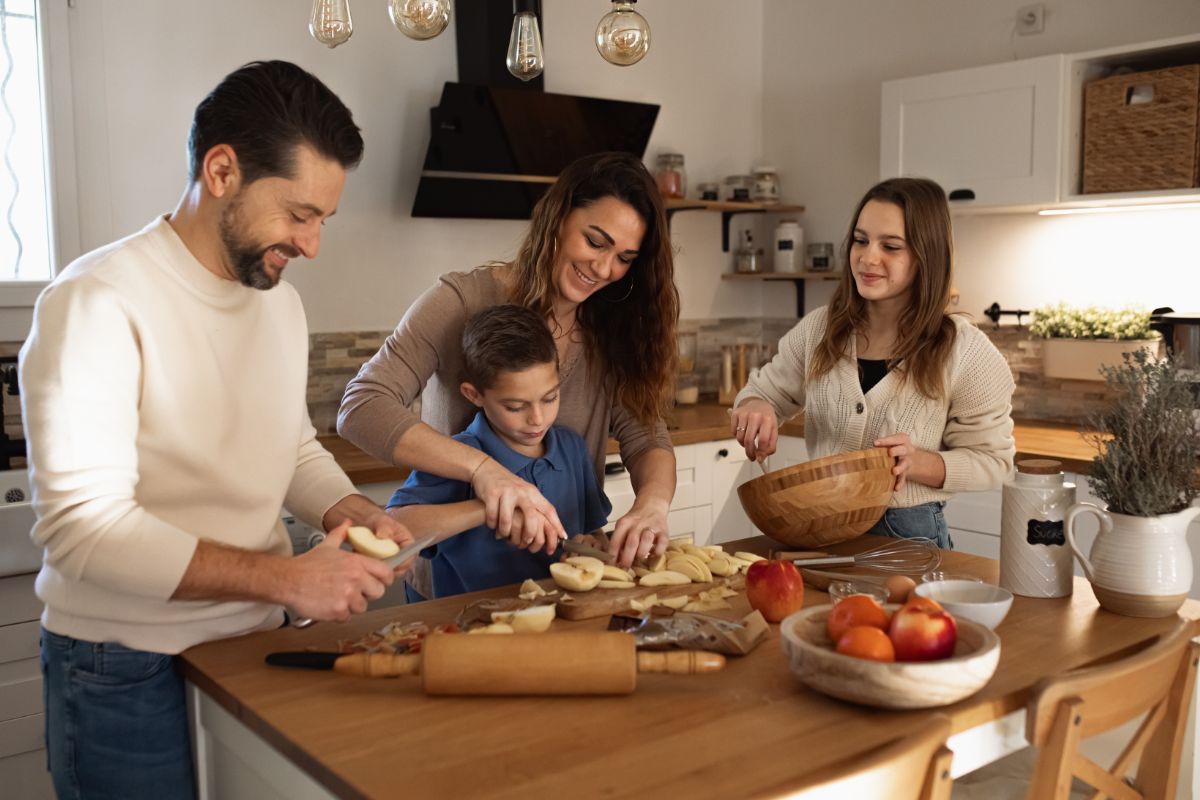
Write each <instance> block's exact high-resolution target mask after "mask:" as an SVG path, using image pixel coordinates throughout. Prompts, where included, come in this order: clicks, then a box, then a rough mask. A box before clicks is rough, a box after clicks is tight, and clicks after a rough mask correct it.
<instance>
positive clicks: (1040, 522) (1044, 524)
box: [1025, 519, 1067, 547]
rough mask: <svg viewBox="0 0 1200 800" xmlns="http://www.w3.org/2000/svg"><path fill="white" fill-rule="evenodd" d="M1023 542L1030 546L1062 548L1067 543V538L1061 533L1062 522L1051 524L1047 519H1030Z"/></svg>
mask: <svg viewBox="0 0 1200 800" xmlns="http://www.w3.org/2000/svg"><path fill="white" fill-rule="evenodd" d="M1025 541H1027V542H1029V543H1030V544H1044V545H1051V546H1053V545H1057V546H1059V547H1062V546H1063V545H1065V544H1066V543H1067V537H1066V535H1065V534H1064V533H1063V524H1062V520H1058V521H1057V522H1052V521H1050V520H1048V519H1031V520H1029V525H1028V528H1027V532H1026V534H1025Z"/></svg>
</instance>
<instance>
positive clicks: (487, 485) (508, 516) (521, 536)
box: [471, 458, 566, 553]
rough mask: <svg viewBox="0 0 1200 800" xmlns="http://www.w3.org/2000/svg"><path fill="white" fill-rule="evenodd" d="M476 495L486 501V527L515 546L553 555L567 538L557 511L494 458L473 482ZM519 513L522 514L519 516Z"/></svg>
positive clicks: (476, 475)
mask: <svg viewBox="0 0 1200 800" xmlns="http://www.w3.org/2000/svg"><path fill="white" fill-rule="evenodd" d="M471 488H472V489H473V490H474V491H475V496H476V497H477V498H479V499H480V500H482V501H483V507H484V524H485V525H487V526H488V527H489V528H491V529H493V530H494V531H496V535H497V536H498V537H499V538H501V539H507V540H508V541H509V543H510V544H512V545H513V546H514V547H523V548H527V549H529V550H530V551H531V552H537V551H538V550H539V549H541V548H543V547H547V546H548V545H547V543H548V542H549V544H550V545H552V546H550V547H549V549H548V550H547V551H546V552H548V553H553V552H554V548H556V547H558V541H557V540H558V539H565V538H566V533H565V531H564V530H563V526H562V522H560V521H559V519H558V512H557V511H555V510H554V506H553V505H551V504H550V501H548V500H547V499H546V498H545V497H542V493H541V492H539V491H538V490H537V487H535V486H534V485H533V484H531V483H526V482H525V481H523V480H521V479H520V478H518V477H517V476H516V475H514V474H512V473H511V472H509V471H508V470H506V469H505V468H504V467H502V466H500V464H499V463H498V462H497V461H496V460H495V459H492V458H488V459H487V460H486V461H484V462H483V463H482V464H481V465H480V466H479V468H478V469H477V470H476V471H475V476H474V477H473V478H472V479H471ZM518 512H519V513H518Z"/></svg>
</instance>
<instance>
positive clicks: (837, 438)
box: [734, 307, 1016, 507]
mask: <svg viewBox="0 0 1200 800" xmlns="http://www.w3.org/2000/svg"><path fill="white" fill-rule="evenodd" d="M827 318H828V309H827V308H825V307H822V308H819V309H817V310H815V311H813V312H811V313H809V314H807V315H805V317H804V318H803V319H801V320H800V322H799V324H797V325H796V327H794V328H792V329H791V330H790V331H788V333H787V334H786V335H785V336H784V337H783V338H782V339H780V340H779V353H778V354H777V355H776V356H775V358H773V359H771V361H770V363H768V364H766V365H764V366H763V367H762V368H761V369H756V370H754V371H753V372H752V373H751V374H750V380H749V382H748V383H747V384H746V387H745V388H744V389H742V391H741V392H739V393H738V396H737V399H736V400H735V401H734V403H735V405H736V404H737V403H741V402H742V401H743V400H745V399H746V398H748V397H761V398H763V399H764V400H766V401H767V402H769V403H770V404H771V405H772V406H774V408H775V413H776V414H777V415H778V416H779V417H780V418H781V419H787V418H790V417H793V416H795V415H796V414H798V413H799V412H801V411H803V412H804V440H805V442H806V443H807V445H808V455H809V458H821V457H822V456H828V455H832V454H834V453H843V452H847V451H850V450H863V449H866V448H869V447H872V446H874V445H873V443H874V441H875V439H877V438H879V437H881V436H888V435H890V434H893V433H907V434H908V435H909V436H910V437H911V438H912V441H913V444H914V445H916V446H917V447H920V448H921V449H923V450H929V451H931V452H935V453H938V454H939V455H940V456H941V457H942V460H943V461H944V462H945V464H946V481H945V483H944V485H943V486H942V488H940V489H935V488H933V487H930V486H923V485H920V484H916V483H913V482H911V481H909V482H908V483H907V484H906V485H905V487H904V489H903V490H901V491H900V492H897V493H896V494H895V495H894V496H893V497H892V505H894V506H898V507H907V506H914V505H917V504H919V503H927V502H930V501H932V500H946V499H948V498H949V497H951V496H952V495H953V494H954V493H956V492H972V491H983V490H987V489H994V488H996V487H998V486H999V485H1000V484H1001V482H1002V481H1003V480H1004V478H1005V476H1006V475H1007V474H1008V473H1009V471H1010V470H1011V469H1012V463H1013V455H1014V454H1015V452H1016V445H1015V443H1014V442H1013V437H1012V431H1013V422H1012V394H1013V389H1014V388H1015V384H1014V383H1013V377H1012V373H1011V371H1010V370H1009V368H1008V364H1007V363H1006V362H1005V360H1004V356H1002V355H1001V354H1000V351H998V350H997V349H996V347H995V346H994V345H993V344H992V343H991V342H990V341H989V340H988V338H987V336H985V335H984V334H983V333H982V332H980V331H979V329H978V328H976V327H975V326H974V325H972V324H971V323H970V322H967V321H966V320H964V319H963V318H961V317H960V316H955V317H953V319H954V322H955V326H956V329H957V335H956V336H955V341H954V347H953V349H952V350H951V354H950V360H949V363H947V364H946V373H945V375H946V377H945V387H946V393H945V396H943V397H938V398H935V399H930V398H928V397H925V396H924V395H922V394H921V393H920V392H918V391H917V390H916V388H915V387H914V386H913V385H912V383H911V382H910V381H905V380H904V378H903V371H902V370H901V371H898V370H892V371H891V372H889V373H888V374H887V376H886V377H885V378H884V379H883V380H882V381H880V382H879V383H878V384H876V385H875V386H874V387H872V388H871V391H869V392H867V394H866V395H865V396H864V395H863V392H862V388H861V387H860V385H859V380H858V360H857V355H856V352H857V347H856V344H855V342H854V337H851V344H850V348H849V352H848V353H847V355H846V356H845V357H844V358H842V359H841V360H840V361H839V362H838V363H837V365H836V366H835V367H834V369H833V370H832V371H830V372H829V373H827V374H825V375H822V376H821V377H820V378H817V379H816V380H814V381H812V382H811V383H807V382H806V381H805V374H806V371H807V366H808V364H809V360H810V358H811V357H812V354H813V351H814V350H815V349H816V347H817V344H818V342H820V340H821V337H822V335H824V333H825V324H826V319H827Z"/></svg>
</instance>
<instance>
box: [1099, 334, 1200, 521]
mask: <svg viewBox="0 0 1200 800" xmlns="http://www.w3.org/2000/svg"><path fill="white" fill-rule="evenodd" d="M1122 357H1123V358H1124V363H1123V364H1122V365H1121V366H1115V367H1104V369H1103V371H1104V380H1105V383H1107V384H1108V388H1109V389H1111V390H1113V392H1114V394H1115V399H1114V400H1113V402H1112V405H1111V406H1110V407H1109V409H1108V410H1107V411H1105V412H1104V413H1102V414H1098V415H1095V416H1093V417H1092V418H1091V419H1090V420H1089V422H1090V424H1091V426H1092V428H1094V429H1095V430H1096V431H1097V433H1095V434H1089V436H1088V438H1089V439H1091V440H1092V443H1093V444H1094V445H1095V446H1096V448H1097V449H1098V451H1099V453H1100V454H1099V455H1098V456H1096V458H1095V460H1093V461H1092V471H1091V479H1092V490H1093V491H1094V492H1095V493H1096V496H1097V497H1099V498H1100V499H1101V500H1103V501H1104V502H1105V503H1107V504H1108V507H1109V510H1110V511H1115V512H1117V513H1119V514H1129V515H1132V516H1136V517H1154V516H1158V515H1160V514H1171V513H1174V512H1176V511H1182V510H1183V509H1185V508H1187V507H1188V506H1189V505H1190V504H1191V502H1192V500H1193V499H1194V498H1195V497H1196V495H1197V493H1198V492H1200V489H1198V488H1197V485H1196V483H1195V481H1194V477H1193V476H1194V473H1195V470H1196V456H1197V450H1198V445H1197V440H1196V432H1195V427H1194V426H1195V418H1194V417H1193V416H1192V411H1193V409H1195V408H1196V407H1197V400H1196V398H1195V397H1194V396H1193V394H1192V391H1191V384H1190V381H1189V380H1188V379H1187V378H1186V377H1185V376H1183V375H1181V374H1180V372H1179V368H1178V366H1177V365H1176V364H1175V362H1174V361H1173V360H1171V359H1166V360H1164V361H1158V360H1157V359H1154V358H1152V357H1151V356H1150V355H1149V354H1148V353H1146V351H1144V350H1138V351H1135V352H1133V353H1125V354H1124V356H1122Z"/></svg>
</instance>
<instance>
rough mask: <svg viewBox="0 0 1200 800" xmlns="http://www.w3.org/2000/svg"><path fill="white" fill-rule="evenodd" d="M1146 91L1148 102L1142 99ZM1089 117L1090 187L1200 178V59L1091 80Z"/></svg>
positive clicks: (1086, 170)
mask: <svg viewBox="0 0 1200 800" xmlns="http://www.w3.org/2000/svg"><path fill="white" fill-rule="evenodd" d="M1147 92H1149V93H1150V94H1149V102H1136V100H1137V99H1138V98H1145V97H1146V96H1147ZM1131 100H1133V101H1134V102H1130V101H1131ZM1083 118H1084V121H1083V187H1082V189H1083V193H1084V194H1090V193H1094V192H1137V191H1150V190H1156V189H1186V188H1189V187H1192V186H1196V185H1197V184H1198V181H1197V178H1198V177H1200V172H1198V170H1200V151H1198V149H1197V148H1198V147H1200V136H1198V135H1197V129H1198V125H1200V65H1198V64H1189V65H1187V66H1182V67H1170V68H1167V69H1156V70H1151V71H1148V72H1136V73H1130V74H1128V75H1115V76H1113V77H1111V78H1102V79H1100V80H1096V81H1092V82H1091V83H1089V84H1087V86H1085V87H1084V102H1083Z"/></svg>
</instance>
